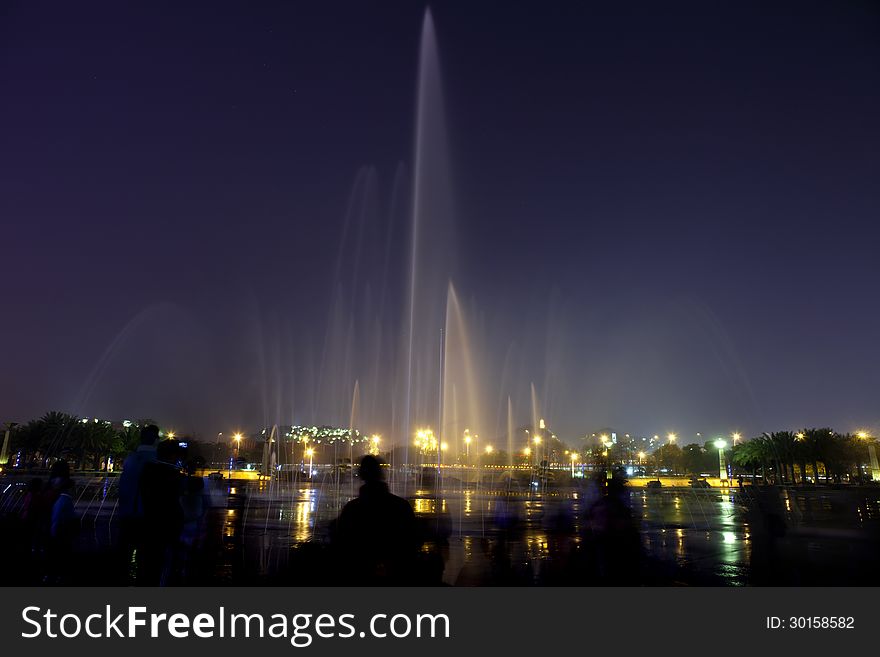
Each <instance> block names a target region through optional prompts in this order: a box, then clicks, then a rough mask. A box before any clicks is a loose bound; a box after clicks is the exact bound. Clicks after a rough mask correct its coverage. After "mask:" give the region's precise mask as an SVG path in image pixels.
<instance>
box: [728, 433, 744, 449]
mask: <svg viewBox="0 0 880 657" xmlns="http://www.w3.org/2000/svg"><path fill="white" fill-rule="evenodd" d="M731 438H733V446H734V447H736V441H737V440H742V436H741V435H740V433H739V432H738V431H734V432H733V435H732V436H731Z"/></svg>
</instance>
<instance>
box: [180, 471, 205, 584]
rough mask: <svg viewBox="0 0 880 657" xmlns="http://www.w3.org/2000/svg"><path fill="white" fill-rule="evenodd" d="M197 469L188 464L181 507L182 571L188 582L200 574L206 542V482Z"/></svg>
mask: <svg viewBox="0 0 880 657" xmlns="http://www.w3.org/2000/svg"><path fill="white" fill-rule="evenodd" d="M195 471H196V467H195V464H193V463H188V464H187V467H186V478H185V480H184V486H183V496H182V497H181V501H180V506H181V508H182V509H183V529H182V531H181V534H180V543H181V547H182V564H181V566H182V567H181V570H182V574H183V577H184V578H185V579H187V580H192V579H194V578H195V576H196V575H197V573H198V572H199V565H200V564H199V561H200V560H199V556H200V554H201V552H202V548H203V545H204V540H205V513H206V510H207V506H208V505H207V503H206V499H205V480H204V479H202V478H201V477H199V476H196V474H195Z"/></svg>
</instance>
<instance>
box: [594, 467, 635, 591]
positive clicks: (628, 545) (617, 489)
mask: <svg viewBox="0 0 880 657" xmlns="http://www.w3.org/2000/svg"><path fill="white" fill-rule="evenodd" d="M628 497H629V493H628V492H627V489H626V480H625V479H624V478H623V477H622V476H621V475H620V473H618V472H615V473H614V474H613V476H612V478H611V479H610V480H608V482H607V487H606V489H605V495H604V496H602V497H600V498H599V499H597V500H596V501H595V502H594V503H593V504H592V505H591V506H590V508H589V509H588V510H587V523H586V527H587V536H586V537H585V538H586V543H587V548H588V554H589V556H590V559H591V561H592V563H591V564H589V565H588V567H589V569H590V571H591V572H589V573H586V574H587V576H588V578H589V579H590V580H593V581H595V583H597V584H600V585H606V586H607V585H631V586H632V585H636V584H638V583H639V580H640V576H641V567H642V550H641V543H640V541H639V532H638V528H637V527H636V524H635V521H634V519H633V515H632V511H631V510H630V508H629V504H628Z"/></svg>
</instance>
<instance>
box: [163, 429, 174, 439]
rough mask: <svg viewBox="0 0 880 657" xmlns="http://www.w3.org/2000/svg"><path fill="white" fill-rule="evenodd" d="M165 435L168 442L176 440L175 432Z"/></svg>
mask: <svg viewBox="0 0 880 657" xmlns="http://www.w3.org/2000/svg"><path fill="white" fill-rule="evenodd" d="M165 435H166V436H167V438H168V440H174V432H173V431H169V432H168V433H166V434H165Z"/></svg>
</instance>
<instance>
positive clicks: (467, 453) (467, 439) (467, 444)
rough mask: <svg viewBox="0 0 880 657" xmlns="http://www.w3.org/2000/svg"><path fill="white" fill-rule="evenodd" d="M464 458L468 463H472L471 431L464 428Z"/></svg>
mask: <svg viewBox="0 0 880 657" xmlns="http://www.w3.org/2000/svg"><path fill="white" fill-rule="evenodd" d="M464 459H465V463H466V464H467V465H470V462H471V432H470V430H468V429H465V430H464Z"/></svg>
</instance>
